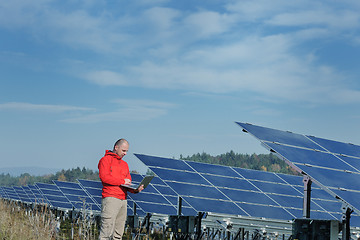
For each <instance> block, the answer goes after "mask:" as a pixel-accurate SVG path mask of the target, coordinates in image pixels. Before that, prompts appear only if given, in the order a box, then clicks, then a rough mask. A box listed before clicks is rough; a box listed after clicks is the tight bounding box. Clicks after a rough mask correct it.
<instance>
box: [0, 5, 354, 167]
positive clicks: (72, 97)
mask: <svg viewBox="0 0 360 240" xmlns="http://www.w3.org/2000/svg"><path fill="white" fill-rule="evenodd" d="M359 30H360V3H359V2H357V1H347V0H343V1H331V0H330V1H310V0H309V1H306V0H305V1H303V0H302V1H297V0H295V1H287V0H274V1H268V0H258V1H248V0H246V1H231V0H230V1H220V0H207V1H193V0H192V1H190V0H182V1H166V0H153V1H150V0H139V1H124V0H119V1H101V0H96V1H95V0H87V1H85V0H84V1H83V0H74V1H52V0H33V1H27V0H12V1H1V2H0V72H1V74H0V80H1V81H0V116H1V117H0V132H1V134H0V144H1V147H0V161H1V165H2V167H23V166H37V167H49V168H64V169H68V168H73V167H77V166H80V167H83V166H85V167H88V168H91V169H96V168H97V163H98V160H99V159H100V158H101V157H102V156H103V154H104V152H105V149H110V148H112V145H113V143H114V142H115V141H116V140H117V139H118V138H120V137H124V138H126V139H128V140H129V142H130V151H129V155H128V156H126V157H125V160H127V161H128V162H129V165H130V168H131V169H133V170H139V171H144V169H145V168H144V166H142V165H141V164H140V163H139V162H138V161H137V159H136V158H135V157H134V156H133V153H142V154H149V155H156V156H163V157H175V158H178V157H179V156H180V154H182V155H184V156H187V155H192V154H194V153H198V152H200V153H201V152H206V153H209V154H212V155H217V154H221V153H225V152H228V151H230V150H233V151H235V152H238V153H249V154H252V153H266V152H267V151H266V150H265V149H263V148H262V147H261V146H260V144H259V143H258V141H257V140H256V139H254V138H253V137H251V136H250V135H247V134H244V133H242V132H241V128H240V127H239V126H237V125H236V124H235V123H234V122H235V121H240V122H249V123H253V124H257V125H261V126H266V127H271V128H276V129H281V130H290V131H293V132H296V133H302V134H311V135H315V136H318V137H324V138H329V139H333V140H338V141H344V142H352V143H354V144H359V143H360V129H359V124H358V123H359V121H360V112H359V109H360V108H359V103H360V81H359V76H360V70H359V69H360V68H359V67H358V66H359V64H360V58H359V55H360V31H359Z"/></svg>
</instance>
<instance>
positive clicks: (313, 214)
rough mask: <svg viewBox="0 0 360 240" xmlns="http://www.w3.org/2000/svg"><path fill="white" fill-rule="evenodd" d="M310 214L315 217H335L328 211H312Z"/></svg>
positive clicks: (325, 218)
mask: <svg viewBox="0 0 360 240" xmlns="http://www.w3.org/2000/svg"><path fill="white" fill-rule="evenodd" d="M310 214H311V218H314V219H324V220H329V219H335V217H334V216H333V215H330V214H329V213H327V212H319V211H311V213H310ZM338 220H339V219H338Z"/></svg>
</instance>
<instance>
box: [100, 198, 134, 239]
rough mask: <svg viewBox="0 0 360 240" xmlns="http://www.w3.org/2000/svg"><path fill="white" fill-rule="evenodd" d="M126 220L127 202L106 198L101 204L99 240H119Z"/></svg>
mask: <svg viewBox="0 0 360 240" xmlns="http://www.w3.org/2000/svg"><path fill="white" fill-rule="evenodd" d="M126 218H127V200H120V199H117V198H114V197H106V198H103V199H102V202H101V226H100V235H99V240H110V239H121V238H122V236H123V234H124V228H125V222H126Z"/></svg>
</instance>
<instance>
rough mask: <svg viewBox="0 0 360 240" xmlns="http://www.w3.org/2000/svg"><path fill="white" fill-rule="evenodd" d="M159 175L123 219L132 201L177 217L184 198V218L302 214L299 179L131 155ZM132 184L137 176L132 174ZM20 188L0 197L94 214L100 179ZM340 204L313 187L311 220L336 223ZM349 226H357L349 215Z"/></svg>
mask: <svg viewBox="0 0 360 240" xmlns="http://www.w3.org/2000/svg"><path fill="white" fill-rule="evenodd" d="M136 156H137V157H138V158H139V159H140V160H141V161H142V162H144V163H145V164H146V165H147V166H148V167H149V168H150V169H151V170H152V171H154V172H155V174H156V175H157V176H158V177H155V178H154V179H153V180H152V182H151V184H150V185H149V186H148V187H147V188H146V189H145V190H144V191H143V192H141V193H140V194H131V193H129V195H128V215H132V214H133V203H134V202H136V206H137V208H136V211H137V214H138V215H140V216H143V215H145V214H146V213H156V214H164V215H176V214H177V204H178V197H179V196H181V197H182V199H183V204H182V213H183V215H193V216H195V215H196V214H197V213H198V212H209V213H218V214H230V215H234V216H244V217H256V218H267V219H279V220H292V219H295V218H301V217H302V214H303V209H302V208H303V183H302V177H300V176H293V175H286V174H278V173H270V172H263V171H256V170H250V169H242V168H234V167H227V166H220V165H213V164H205V163H198V162H191V161H184V160H176V159H170V158H160V157H154V156H147V155H139V154H137V155H136ZM132 179H133V181H134V182H140V181H141V179H142V176H141V175H139V174H132ZM53 182H54V184H45V183H35V184H34V185H28V186H22V187H1V188H0V195H1V197H2V198H5V199H12V200H16V201H21V202H24V203H38V204H42V203H46V204H49V206H50V207H52V208H58V209H63V210H67V209H68V210H71V209H76V210H82V209H87V210H91V211H93V212H94V214H99V213H100V209H101V188H102V184H101V182H100V181H91V180H81V179H79V180H77V182H63V181H53ZM341 214H342V213H341V202H339V201H337V200H336V199H334V198H333V197H332V196H331V195H329V194H328V193H326V192H325V191H324V190H322V189H320V188H316V187H314V188H313V189H312V201H311V217H312V218H316V219H338V220H339V219H340V218H341ZM352 226H360V218H359V217H358V216H353V218H352Z"/></svg>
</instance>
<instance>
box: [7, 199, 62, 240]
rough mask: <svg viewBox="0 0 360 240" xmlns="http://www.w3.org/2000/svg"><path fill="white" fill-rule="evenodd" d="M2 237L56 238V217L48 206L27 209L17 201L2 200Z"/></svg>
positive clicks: (27, 238)
mask: <svg viewBox="0 0 360 240" xmlns="http://www.w3.org/2000/svg"><path fill="white" fill-rule="evenodd" d="M0 239H6V240H13V239H14V240H18V239H19V240H20V239H21V240H22V239H24V240H32V239H36V240H37V239H44V240H46V239H49V240H52V239H56V221H55V218H54V217H53V216H52V214H51V212H50V211H49V210H48V209H47V208H46V207H42V208H41V209H39V210H37V211H26V210H25V209H24V208H22V207H21V206H20V205H18V204H16V203H11V202H7V201H3V200H1V201H0Z"/></svg>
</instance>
